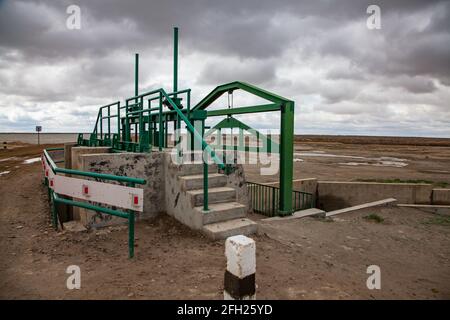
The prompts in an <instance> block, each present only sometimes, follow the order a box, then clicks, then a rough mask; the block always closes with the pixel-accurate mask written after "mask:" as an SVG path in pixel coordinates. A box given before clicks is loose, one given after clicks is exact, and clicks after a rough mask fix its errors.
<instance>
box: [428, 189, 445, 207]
mask: <svg viewBox="0 0 450 320" xmlns="http://www.w3.org/2000/svg"><path fill="white" fill-rule="evenodd" d="M431 198H432V200H431V203H432V204H444V205H446V204H449V205H450V189H433V193H432V197H431Z"/></svg>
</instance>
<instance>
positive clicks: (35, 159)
mask: <svg viewBox="0 0 450 320" xmlns="http://www.w3.org/2000/svg"><path fill="white" fill-rule="evenodd" d="M38 161H41V158H40V157H37V158H31V159H27V160H25V161H24V162H22V163H23V164H30V163H34V162H38Z"/></svg>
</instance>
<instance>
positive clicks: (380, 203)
mask: <svg viewBox="0 0 450 320" xmlns="http://www.w3.org/2000/svg"><path fill="white" fill-rule="evenodd" d="M395 203H397V199H394V198H388V199H383V200H378V201H373V202H368V203H363V204H360V205H357V206H353V207H348V208H344V209H340V210H334V211H328V212H327V213H326V216H327V217H331V216H335V215H337V214H341V213H349V212H357V211H360V210H364V209H367V208H373V207H379V206H392V205H394V204H395Z"/></svg>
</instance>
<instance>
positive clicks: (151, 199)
mask: <svg viewBox="0 0 450 320" xmlns="http://www.w3.org/2000/svg"><path fill="white" fill-rule="evenodd" d="M73 149H76V148H73ZM80 158H81V159H82V167H83V170H85V171H91V172H97V173H109V174H114V175H118V176H128V177H136V178H143V179H145V180H146V184H145V185H142V186H141V185H136V187H138V188H140V187H142V188H143V189H144V211H143V212H141V213H139V214H137V216H136V219H137V220H141V219H151V218H153V217H155V216H157V215H158V214H159V213H161V212H164V211H165V209H166V208H165V201H164V197H165V192H164V183H165V177H164V169H163V154H162V153H161V152H158V151H153V152H152V153H132V152H126V153H109V154H108V153H107V154H87V155H82V156H80ZM108 183H113V184H115V183H116V182H113V181H108ZM82 212H83V211H82ZM80 219H81V213H80ZM83 219H84V220H83V221H84V223H85V225H86V226H89V227H94V228H97V227H102V226H106V225H116V224H122V223H124V222H126V221H125V219H123V218H120V217H114V216H111V215H106V214H101V213H96V212H93V211H89V210H85V211H84V218H83Z"/></svg>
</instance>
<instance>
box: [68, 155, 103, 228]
mask: <svg viewBox="0 0 450 320" xmlns="http://www.w3.org/2000/svg"><path fill="white" fill-rule="evenodd" d="M70 150H71V152H70V169H75V170H83V169H82V164H81V159H80V156H81V155H84V154H92V153H95V154H102V153H109V152H111V148H109V147H72V148H70ZM64 151H65V150H64ZM66 157H67V155H66ZM66 168H69V167H67V166H66ZM82 210H84V209H81V208H78V207H73V208H72V219H74V220H80V213H81V211H82Z"/></svg>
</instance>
